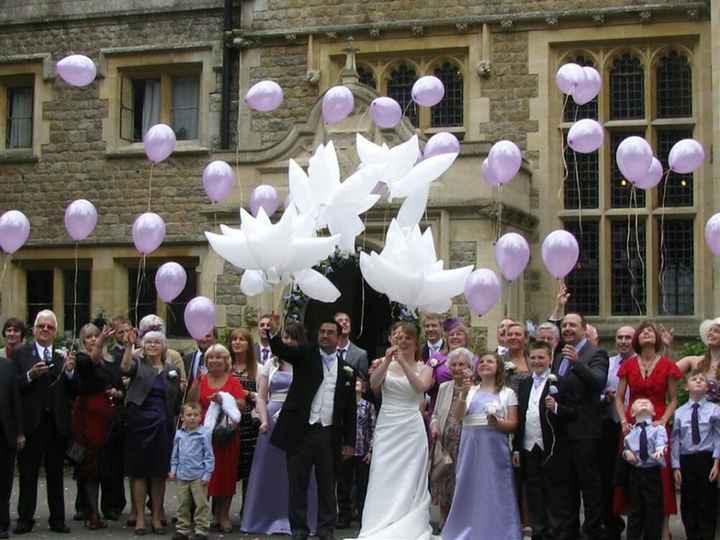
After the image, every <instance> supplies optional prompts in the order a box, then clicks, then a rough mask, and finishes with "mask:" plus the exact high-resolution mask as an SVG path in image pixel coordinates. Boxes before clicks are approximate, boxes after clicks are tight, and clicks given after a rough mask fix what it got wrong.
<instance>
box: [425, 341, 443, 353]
mask: <svg viewBox="0 0 720 540" xmlns="http://www.w3.org/2000/svg"><path fill="white" fill-rule="evenodd" d="M427 347H428V351H429V352H430V356H432V355H433V353H436V352H440V351H442V348H443V340H442V339H438V340H437V341H435V342H432V343H431V342H430V341H428V342H427Z"/></svg>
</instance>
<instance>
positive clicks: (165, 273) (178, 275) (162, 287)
mask: <svg viewBox="0 0 720 540" xmlns="http://www.w3.org/2000/svg"><path fill="white" fill-rule="evenodd" d="M186 283H187V273H186V272H185V269H184V268H183V267H182V266H180V265H179V264H178V263H176V262H166V263H165V264H163V265H162V266H161V267H160V268H158V271H157V273H156V274H155V289H157V293H158V296H159V297H160V298H161V299H162V301H163V302H165V303H166V304H169V303H170V302H172V301H173V300H175V299H176V298H177V297H178V296H179V295H180V293H181V292H183V289H184V288H185V284H186Z"/></svg>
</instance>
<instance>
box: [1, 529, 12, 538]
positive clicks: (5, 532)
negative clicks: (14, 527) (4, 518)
mask: <svg viewBox="0 0 720 540" xmlns="http://www.w3.org/2000/svg"><path fill="white" fill-rule="evenodd" d="M0 538H10V535H9V534H8V530H7V529H3V530H2V531H0Z"/></svg>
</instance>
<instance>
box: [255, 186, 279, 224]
mask: <svg viewBox="0 0 720 540" xmlns="http://www.w3.org/2000/svg"><path fill="white" fill-rule="evenodd" d="M279 206H280V199H279V198H278V194H277V191H276V190H275V188H274V187H272V186H268V185H267V184H261V185H259V186H258V187H256V188H255V189H253V192H252V194H251V195H250V213H251V214H252V215H253V216H257V214H258V212H259V211H260V208H262V209H264V210H265V213H266V214H267V215H268V216H272V215H273V214H274V213H275V211H276V210H277V209H278V207H279Z"/></svg>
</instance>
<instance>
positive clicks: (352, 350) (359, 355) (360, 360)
mask: <svg viewBox="0 0 720 540" xmlns="http://www.w3.org/2000/svg"><path fill="white" fill-rule="evenodd" d="M343 360H345V362H346V363H348V364H350V365H351V366H352V368H353V369H354V370H355V373H356V374H357V375H359V376H360V377H362V378H363V379H366V380H367V377H368V357H367V351H366V350H365V349H361V348H360V347H358V346H357V345H355V344H354V343H353V342H352V341H350V342H349V343H348V349H347V354H346V355H345V357H344V358H343Z"/></svg>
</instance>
